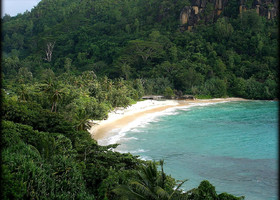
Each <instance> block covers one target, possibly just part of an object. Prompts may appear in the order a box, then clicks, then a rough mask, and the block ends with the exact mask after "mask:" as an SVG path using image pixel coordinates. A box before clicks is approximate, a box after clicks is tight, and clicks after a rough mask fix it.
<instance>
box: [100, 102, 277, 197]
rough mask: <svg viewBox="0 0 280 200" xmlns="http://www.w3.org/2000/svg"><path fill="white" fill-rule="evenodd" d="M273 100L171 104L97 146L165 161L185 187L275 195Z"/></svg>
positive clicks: (275, 165)
mask: <svg viewBox="0 0 280 200" xmlns="http://www.w3.org/2000/svg"><path fill="white" fill-rule="evenodd" d="M277 105H278V103H277V102H274V101H245V102H227V103H217V104H200V105H198V106H197V104H196V106H194V105H193V106H186V107H183V108H178V107H177V108H172V109H168V110H167V111H165V112H161V113H156V114H151V115H148V116H146V117H145V118H141V119H139V120H137V121H135V122H134V123H132V124H130V125H129V126H127V127H126V128H125V129H122V130H114V131H115V132H117V133H119V134H117V135H115V136H114V137H111V138H107V139H105V140H103V141H100V142H101V144H102V143H103V144H108V143H115V142H117V143H120V144H121V145H120V146H119V147H118V148H117V150H118V151H120V152H131V153H132V154H134V155H140V156H141V158H142V159H151V160H159V159H164V161H165V165H164V166H165V172H166V173H167V174H171V175H172V176H173V177H174V178H176V179H178V180H183V179H186V178H187V179H189V181H187V182H186V183H185V184H184V185H183V187H182V188H183V189H184V190H190V189H192V188H194V187H197V186H198V185H199V183H200V182H201V181H202V180H205V179H207V180H209V181H210V183H212V184H213V185H214V186H215V187H216V190H217V191H218V193H220V192H228V193H231V194H234V195H238V196H240V195H244V196H246V199H250V200H251V199H252V200H263V199H277V196H278V195H277V181H278V179H277V178H278V174H277V168H278V166H277V163H278V161H277V160H278V144H277V141H278V130H277V129H278V114H277V113H278V106H277Z"/></svg>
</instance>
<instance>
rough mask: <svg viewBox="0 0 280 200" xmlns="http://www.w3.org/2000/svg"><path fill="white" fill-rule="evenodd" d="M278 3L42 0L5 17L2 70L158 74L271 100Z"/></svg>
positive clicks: (201, 91) (185, 88) (191, 88)
mask: <svg viewBox="0 0 280 200" xmlns="http://www.w3.org/2000/svg"><path fill="white" fill-rule="evenodd" d="M258 5H259V6H258ZM240 6H241V7H240ZM275 7H278V4H277V1H245V2H244V1H241V2H240V1H237V0H235V1H218V0H217V1H213V0H208V1H202V0H201V1H183V0H176V1H171V0H165V1H159V0H95V1H92V0H80V1H77V0H42V1H41V2H40V3H39V4H38V6H37V7H35V8H34V9H32V11H31V12H26V13H24V14H23V15H18V16H16V17H12V18H11V17H9V16H4V18H3V19H2V21H3V31H2V35H3V37H2V38H3V39H2V45H3V51H4V52H3V53H4V56H3V58H4V59H3V63H2V65H3V73H4V76H5V78H7V79H11V78H13V77H15V76H17V74H18V73H19V71H20V69H21V68H24V67H26V68H27V70H28V71H29V72H31V73H32V74H33V77H34V78H38V79H40V77H41V75H42V71H44V69H51V70H53V71H54V72H55V73H56V74H61V73H63V72H65V71H67V70H70V71H72V72H73V73H75V74H81V72H83V71H88V70H90V71H94V72H95V73H96V74H97V75H98V76H104V75H106V76H109V77H110V78H117V77H123V78H124V79H135V78H141V79H148V80H147V81H146V82H147V83H148V82H149V81H150V82H151V83H153V82H155V81H157V80H158V79H163V80H164V81H165V83H166V84H165V85H166V87H170V88H172V89H173V90H176V91H179V92H180V91H181V92H183V93H192V94H195V95H211V96H214V97H215V96H226V95H229V96H239V97H246V98H256V99H273V98H275V97H276V96H277V93H276V91H277V88H276V87H277V66H278V56H277V44H278V31H277V26H278V19H277V17H275V16H276V14H277V12H276V11H275ZM240 8H242V9H243V10H242V9H241V10H240ZM245 8H246V9H245ZM257 8H258V9H259V12H257ZM188 9H190V12H189V13H188ZM269 13H270V14H269ZM273 17H274V18H273ZM183 18H184V19H185V21H184V19H183ZM186 19H187V21H186ZM189 27H191V28H192V30H191V31H187V30H188V29H190V28H189Z"/></svg>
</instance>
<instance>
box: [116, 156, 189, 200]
mask: <svg viewBox="0 0 280 200" xmlns="http://www.w3.org/2000/svg"><path fill="white" fill-rule="evenodd" d="M160 165H161V173H158V171H157V167H156V163H155V162H149V163H148V165H147V166H142V167H141V171H139V172H138V174H137V179H136V180H131V181H129V183H128V185H121V186H119V187H117V188H116V189H114V190H113V191H114V192H115V193H116V194H118V195H120V196H123V197H127V198H128V199H141V200H146V199H149V200H169V199H172V196H173V195H174V194H175V192H177V191H178V189H179V188H180V187H181V186H182V184H183V183H185V182H186V181H187V180H184V181H182V182H181V183H180V184H179V185H178V186H177V188H176V189H175V190H172V188H168V187H167V178H166V175H165V173H164V171H163V161H162V160H161V161H160Z"/></svg>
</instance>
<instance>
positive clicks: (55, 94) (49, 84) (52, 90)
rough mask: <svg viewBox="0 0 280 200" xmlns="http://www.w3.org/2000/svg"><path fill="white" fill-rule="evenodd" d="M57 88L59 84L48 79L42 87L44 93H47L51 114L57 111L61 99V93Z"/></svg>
mask: <svg viewBox="0 0 280 200" xmlns="http://www.w3.org/2000/svg"><path fill="white" fill-rule="evenodd" d="M59 87H60V85H59V83H58V82H56V81H53V80H52V79H51V78H49V79H48V80H47V81H46V83H45V84H44V86H43V90H44V92H45V93H47V95H48V98H49V100H50V101H51V103H52V108H51V112H53V111H54V112H56V111H57V104H58V102H59V101H60V100H61V99H62V94H63V92H62V90H61V89H59Z"/></svg>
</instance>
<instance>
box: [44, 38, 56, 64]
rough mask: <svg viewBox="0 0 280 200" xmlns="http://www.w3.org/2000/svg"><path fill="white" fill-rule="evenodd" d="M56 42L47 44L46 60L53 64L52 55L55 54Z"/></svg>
mask: <svg viewBox="0 0 280 200" xmlns="http://www.w3.org/2000/svg"><path fill="white" fill-rule="evenodd" d="M54 45H55V42H49V43H47V48H46V50H45V53H46V57H45V58H44V60H46V61H48V62H51V61H52V54H53V48H54Z"/></svg>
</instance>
